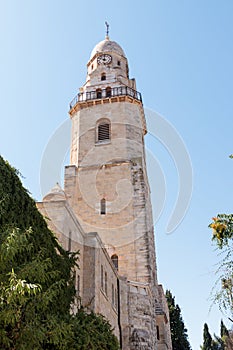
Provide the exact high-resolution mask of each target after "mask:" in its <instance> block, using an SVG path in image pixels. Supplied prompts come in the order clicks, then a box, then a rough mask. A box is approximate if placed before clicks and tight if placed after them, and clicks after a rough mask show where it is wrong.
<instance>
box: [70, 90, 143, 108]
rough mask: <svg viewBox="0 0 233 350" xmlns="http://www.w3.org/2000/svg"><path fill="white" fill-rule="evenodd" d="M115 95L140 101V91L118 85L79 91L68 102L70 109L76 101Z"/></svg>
mask: <svg viewBox="0 0 233 350" xmlns="http://www.w3.org/2000/svg"><path fill="white" fill-rule="evenodd" d="M115 96H131V97H133V98H135V99H136V100H138V101H141V102H142V95H141V93H140V92H138V91H136V90H134V89H131V88H130V87H128V86H119V87H114V88H106V89H97V90H95V91H89V92H81V93H79V94H77V95H76V96H75V98H74V99H73V100H72V101H71V102H70V109H72V108H73V107H74V106H75V105H76V104H77V103H78V102H85V101H90V100H100V99H103V98H110V97H115Z"/></svg>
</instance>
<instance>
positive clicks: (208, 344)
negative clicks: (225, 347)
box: [201, 323, 212, 350]
mask: <svg viewBox="0 0 233 350" xmlns="http://www.w3.org/2000/svg"><path fill="white" fill-rule="evenodd" d="M201 349H202V350H212V337H211V335H210V332H209V327H208V325H207V323H205V324H204V330H203V346H202V347H201Z"/></svg>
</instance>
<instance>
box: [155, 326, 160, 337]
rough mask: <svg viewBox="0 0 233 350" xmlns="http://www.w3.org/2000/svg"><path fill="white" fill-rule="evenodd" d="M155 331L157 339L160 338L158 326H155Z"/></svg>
mask: <svg viewBox="0 0 233 350" xmlns="http://www.w3.org/2000/svg"><path fill="white" fill-rule="evenodd" d="M156 331H157V339H158V340H160V334H159V326H156Z"/></svg>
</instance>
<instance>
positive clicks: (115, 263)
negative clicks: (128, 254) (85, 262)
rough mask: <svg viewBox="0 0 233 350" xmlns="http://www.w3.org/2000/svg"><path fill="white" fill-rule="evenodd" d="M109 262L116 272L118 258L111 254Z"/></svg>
mask: <svg viewBox="0 0 233 350" xmlns="http://www.w3.org/2000/svg"><path fill="white" fill-rule="evenodd" d="M111 260H112V262H113V265H114V266H115V268H116V270H118V256H117V255H116V254H113V255H112V256H111Z"/></svg>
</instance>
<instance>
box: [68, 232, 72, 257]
mask: <svg viewBox="0 0 233 350" xmlns="http://www.w3.org/2000/svg"><path fill="white" fill-rule="evenodd" d="M71 244H72V242H71V231H69V238H68V251H69V252H71V248H72V246H71Z"/></svg>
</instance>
